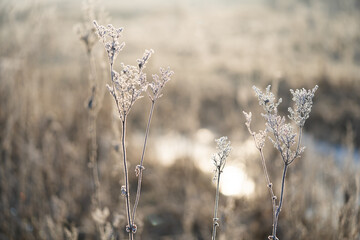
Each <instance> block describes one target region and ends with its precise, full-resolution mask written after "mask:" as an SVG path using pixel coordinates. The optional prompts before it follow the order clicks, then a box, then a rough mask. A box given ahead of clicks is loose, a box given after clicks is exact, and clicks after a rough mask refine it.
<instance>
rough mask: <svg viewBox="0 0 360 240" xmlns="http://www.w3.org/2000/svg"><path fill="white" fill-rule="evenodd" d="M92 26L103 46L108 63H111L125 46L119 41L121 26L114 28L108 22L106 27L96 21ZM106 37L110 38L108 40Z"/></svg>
mask: <svg viewBox="0 0 360 240" xmlns="http://www.w3.org/2000/svg"><path fill="white" fill-rule="evenodd" d="M94 26H95V28H96V30H97V34H98V36H99V38H100V40H101V41H102V42H103V44H104V46H105V50H106V52H107V54H108V58H109V62H110V65H113V64H114V61H115V59H116V57H117V55H118V54H119V52H120V51H121V50H122V49H123V48H124V47H125V43H124V42H122V43H120V42H119V38H120V37H121V33H122V31H123V28H115V27H114V26H113V25H111V24H108V25H107V27H104V26H102V25H99V24H98V23H97V22H96V21H94ZM108 38H110V40H108Z"/></svg>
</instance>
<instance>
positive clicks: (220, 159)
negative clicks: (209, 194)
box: [211, 137, 231, 240]
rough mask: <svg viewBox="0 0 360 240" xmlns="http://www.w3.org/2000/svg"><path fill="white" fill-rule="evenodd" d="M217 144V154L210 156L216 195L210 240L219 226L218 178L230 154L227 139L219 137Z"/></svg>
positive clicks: (213, 239)
mask: <svg viewBox="0 0 360 240" xmlns="http://www.w3.org/2000/svg"><path fill="white" fill-rule="evenodd" d="M215 141H216V143H217V149H218V152H217V153H216V154H214V155H213V156H212V160H213V164H214V166H215V176H214V178H213V180H216V194H215V206H214V218H213V230H212V238H211V239H212V240H215V239H216V228H217V227H218V226H219V218H218V215H217V213H218V208H219V195H220V193H219V190H220V176H221V174H222V172H223V170H224V167H225V164H226V159H227V157H228V156H229V154H230V151H231V145H230V141H228V139H227V137H221V138H219V139H216V140H215Z"/></svg>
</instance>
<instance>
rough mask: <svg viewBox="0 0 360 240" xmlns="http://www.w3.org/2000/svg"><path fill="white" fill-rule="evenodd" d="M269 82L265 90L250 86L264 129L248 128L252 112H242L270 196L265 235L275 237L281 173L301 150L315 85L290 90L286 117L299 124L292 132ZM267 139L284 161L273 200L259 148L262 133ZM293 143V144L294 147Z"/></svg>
mask: <svg viewBox="0 0 360 240" xmlns="http://www.w3.org/2000/svg"><path fill="white" fill-rule="evenodd" d="M270 88H271V87H270V86H268V87H267V88H266V91H265V92H262V91H261V90H260V89H258V88H257V87H255V86H254V87H253V89H254V91H255V94H256V96H257V97H258V100H259V105H260V106H262V107H263V109H264V113H262V116H263V117H264V118H265V121H266V123H265V127H266V128H265V130H264V131H259V133H255V132H253V131H252V130H251V127H250V125H251V117H252V114H251V112H250V113H246V112H243V113H244V115H245V118H246V122H245V125H246V127H247V128H248V130H249V133H250V134H251V135H252V136H253V138H254V141H255V146H256V148H257V149H258V150H259V152H260V157H261V163H262V166H263V170H264V174H265V178H266V181H267V186H268V188H269V192H270V195H271V200H272V207H273V231H272V235H271V236H269V239H270V240H277V239H278V238H277V237H276V230H277V224H278V219H279V214H280V211H281V207H282V203H283V196H284V195H283V194H284V190H285V177H286V172H287V169H288V166H289V165H290V164H291V163H292V162H293V161H294V160H295V159H296V158H298V157H300V156H301V154H302V153H303V152H304V149H305V148H304V147H301V138H302V129H303V127H304V124H305V121H306V120H307V119H308V118H309V114H310V112H311V107H312V104H313V102H312V99H313V97H314V94H315V92H316V90H317V89H318V86H315V87H314V88H313V89H312V90H308V91H307V90H305V89H301V90H295V91H293V90H290V92H291V93H292V95H293V98H292V100H293V101H294V103H295V106H294V109H292V108H289V113H290V115H289V118H290V119H291V120H293V121H294V122H295V124H296V125H297V126H298V128H299V133H298V134H296V133H295V132H294V129H293V127H292V125H291V124H290V123H287V122H286V119H285V117H282V116H279V115H278V109H277V108H278V106H279V104H280V103H281V102H282V100H281V99H279V100H278V101H276V99H275V96H274V94H273V93H272V92H271V91H270ZM269 133H270V134H271V136H268V138H269V139H270V141H271V142H272V143H273V145H274V147H275V149H277V150H278V151H279V153H280V155H281V158H282V160H283V163H284V169H283V174H282V182H281V192H280V200H279V202H278V203H277V197H276V196H275V194H274V191H273V184H272V183H271V181H270V178H269V174H268V171H267V167H266V162H265V157H264V153H263V148H264V146H265V140H266V136H267V135H268V134H269ZM295 146H296V147H295Z"/></svg>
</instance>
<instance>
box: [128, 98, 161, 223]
mask: <svg viewBox="0 0 360 240" xmlns="http://www.w3.org/2000/svg"><path fill="white" fill-rule="evenodd" d="M155 102H156V100H152V101H151V108H150V113H149V119H148V123H147V126H146V131H145V139H144V146H143V150H142V154H141V160H140V165H138V166H136V173H137V175H138V185H137V191H136V197H135V203H134V208H133V213H132V221H133V222H132V225H134V224H135V214H136V209H137V206H138V204H139V200H140V194H141V183H142V175H143V170H144V167H143V163H144V157H145V149H146V144H147V139H148V135H149V131H150V124H151V118H152V115H153V111H154V107H155Z"/></svg>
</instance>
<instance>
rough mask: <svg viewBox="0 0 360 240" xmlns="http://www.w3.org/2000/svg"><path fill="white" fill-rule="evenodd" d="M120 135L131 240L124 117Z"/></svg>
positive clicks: (130, 236) (131, 236) (131, 237)
mask: <svg viewBox="0 0 360 240" xmlns="http://www.w3.org/2000/svg"><path fill="white" fill-rule="evenodd" d="M121 126H122V135H121V144H122V150H123V164H124V180H125V203H126V215H127V220H128V226H129V228H130V231H129V239H130V240H132V239H133V236H134V233H133V231H131V229H132V228H131V226H132V225H131V224H132V221H131V215H130V212H131V206H130V194H129V176H128V169H127V161H126V147H125V137H126V115H125V116H124V120H123V121H122V125H121Z"/></svg>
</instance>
